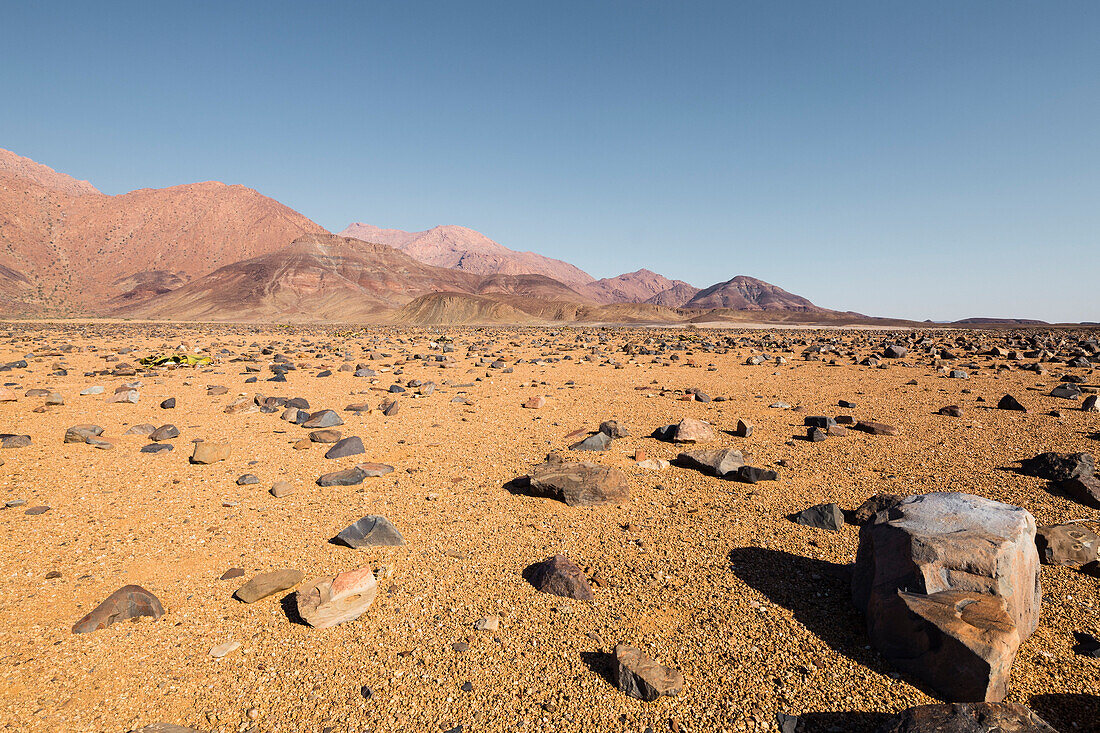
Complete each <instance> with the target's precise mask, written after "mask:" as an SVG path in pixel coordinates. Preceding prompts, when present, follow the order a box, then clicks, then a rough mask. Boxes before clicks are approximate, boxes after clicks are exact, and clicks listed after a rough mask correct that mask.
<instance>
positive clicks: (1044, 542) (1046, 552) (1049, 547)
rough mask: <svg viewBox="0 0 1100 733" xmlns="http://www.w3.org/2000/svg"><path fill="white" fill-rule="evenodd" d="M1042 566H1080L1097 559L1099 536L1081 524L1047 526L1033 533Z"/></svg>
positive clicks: (1099, 546)
mask: <svg viewBox="0 0 1100 733" xmlns="http://www.w3.org/2000/svg"><path fill="white" fill-rule="evenodd" d="M1035 544H1036V546H1037V547H1038V548H1039V561H1040V562H1042V563H1043V564H1044V565H1069V566H1074V567H1076V566H1080V565H1085V564H1086V563H1090V562H1093V561H1094V560H1096V559H1097V557H1098V555H1097V552H1098V550H1100V535H1098V534H1096V533H1095V532H1093V531H1092V530H1091V529H1089V528H1088V527H1085V526H1084V525H1081V524H1052V525H1051V524H1048V525H1046V526H1043V527H1039V528H1038V529H1037V530H1036V532H1035Z"/></svg>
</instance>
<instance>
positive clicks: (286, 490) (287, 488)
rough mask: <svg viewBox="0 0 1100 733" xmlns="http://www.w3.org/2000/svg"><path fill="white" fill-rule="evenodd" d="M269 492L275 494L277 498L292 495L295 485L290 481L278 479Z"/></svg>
mask: <svg viewBox="0 0 1100 733" xmlns="http://www.w3.org/2000/svg"><path fill="white" fill-rule="evenodd" d="M268 493H270V494H271V495H272V496H274V497H275V498H276V499H282V498H283V497H284V496H290V495H291V494H293V493H294V485H293V484H291V483H290V482H289V481H276V482H275V483H274V484H272V485H271V488H270V489H268Z"/></svg>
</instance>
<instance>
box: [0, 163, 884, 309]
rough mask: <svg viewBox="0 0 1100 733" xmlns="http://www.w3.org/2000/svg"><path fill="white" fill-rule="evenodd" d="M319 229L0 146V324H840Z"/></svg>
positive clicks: (712, 295)
mask: <svg viewBox="0 0 1100 733" xmlns="http://www.w3.org/2000/svg"><path fill="white" fill-rule="evenodd" d="M345 232H347V233H349V234H350V235H352V236H347V237H344V236H339V235H333V234H330V233H329V232H328V231H326V230H325V229H324V228H323V227H321V226H320V225H318V224H316V223H315V222H313V221H311V220H309V219H308V218H307V217H305V216H303V215H302V214H300V213H298V212H296V211H294V210H292V209H290V208H288V207H286V206H284V205H283V204H281V203H279V202H278V201H275V200H273V199H270V198H268V197H266V196H263V195H262V194H260V193H259V192H257V191H255V190H253V189H250V188H246V187H245V186H241V185H226V184H223V183H219V182H216V181H207V182H204V183H193V184H187V185H181V186H172V187H170V188H163V189H140V190H136V191H131V192H130V193H126V194H121V195H118V196H109V195H106V194H103V193H100V192H99V191H98V190H96V188H95V187H94V186H93V185H92V184H90V183H88V182H87V181H78V180H76V179H75V178H72V177H71V176H67V175H65V174H63V173H59V172H57V171H55V170H53V169H52V168H49V167H48V166H44V165H41V164H38V163H36V162H34V161H32V160H29V159H27V158H23V157H21V156H18V155H16V154H15V153H12V152H10V151H5V150H0V315H3V316H8V317H11V316H22V315H29V316H42V315H49V316H58V315H60V316H84V315H111V316H120V317H128V318H157V319H169V320H171V319H189V320H236V321H241V320H261V321H269V320H283V321H296V322H305V321H311V322H313V321H343V322H374V323H415V322H425V323H428V322H430V323H446V322H448V319H451V320H452V321H453V322H478V321H479V320H485V321H490V322H501V323H508V322H515V323H535V322H540V323H550V322H573V321H578V322H589V323H677V322H680V323H686V322H698V323H705V322H711V321H725V322H738V321H741V322H750V321H760V320H765V321H769V322H792V323H793V322H797V323H813V322H822V323H848V322H856V321H858V319H864V320H866V317H865V316H861V315H859V314H854V313H838V312H836V311H830V310H827V309H824V308H819V307H818V306H815V305H814V304H813V303H811V302H810V301H809V300H807V299H805V298H802V297H800V296H797V295H794V294H792V293H789V292H787V291H785V290H783V289H782V288H779V287H777V286H775V285H771V284H769V283H766V282H763V281H761V280H757V279H755V278H751V277H748V276H744V275H739V276H737V277H735V278H732V279H730V280H727V281H725V282H721V283H717V284H715V285H712V286H710V287H709V288H706V289H704V290H699V289H697V288H695V287H694V286H692V285H691V284H689V283H686V282H683V281H681V280H671V279H669V278H667V277H665V276H663V275H660V274H659V273H656V272H653V271H652V270H648V269H645V268H642V269H639V270H636V271H634V272H628V273H624V274H622V275H618V276H616V277H611V278H601V279H599V280H597V279H595V278H593V277H592V276H591V275H589V274H588V273H586V272H584V271H583V270H581V269H580V268H578V267H576V266H574V265H572V264H570V263H568V262H564V261H562V260H557V259H553V258H550V257H545V256H543V255H540V254H537V253H533V252H516V251H513V250H511V249H508V248H507V247H505V246H503V245H501V244H499V243H497V242H494V241H493V240H492V239H490V238H488V237H486V236H485V235H483V234H481V233H480V232H477V231H475V230H473V229H469V228H467V227H461V226H439V227H433V228H432V229H428V230H425V231H422V232H405V231H401V230H396V229H382V228H380V227H376V226H371V225H368V224H361V223H360V224H353V225H351V226H349V227H348V228H347V229H345Z"/></svg>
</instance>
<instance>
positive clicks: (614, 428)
mask: <svg viewBox="0 0 1100 733" xmlns="http://www.w3.org/2000/svg"><path fill="white" fill-rule="evenodd" d="M600 432H601V433H604V434H606V435H608V436H610V437H612V438H628V437H630V431H629V430H627V429H626V426H625V425H623V424H621V423H620V422H619V421H618V420H604V421H603V422H602V423H600Z"/></svg>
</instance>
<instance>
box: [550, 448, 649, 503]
mask: <svg viewBox="0 0 1100 733" xmlns="http://www.w3.org/2000/svg"><path fill="white" fill-rule="evenodd" d="M528 479H529V482H530V488H531V491H532V492H533V493H535V494H538V495H540V496H546V497H549V498H551V499H557V500H558V501H561V502H563V503H565V504H567V505H568V506H594V505H597V504H609V503H614V502H620V501H625V500H626V499H627V497H628V496H629V494H630V487H629V485H628V484H627V480H626V474H625V473H623V472H622V471H620V470H619V469H617V468H614V467H612V466H600V465H598V464H595V463H588V462H578V463H571V462H565V461H562V460H560V459H557V458H551V459H549V460H547V461H546V462H545V463H542V464H539V465H538V466H536V467H535V468H534V470H533V471H531V473H530V474H529V476H528Z"/></svg>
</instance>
